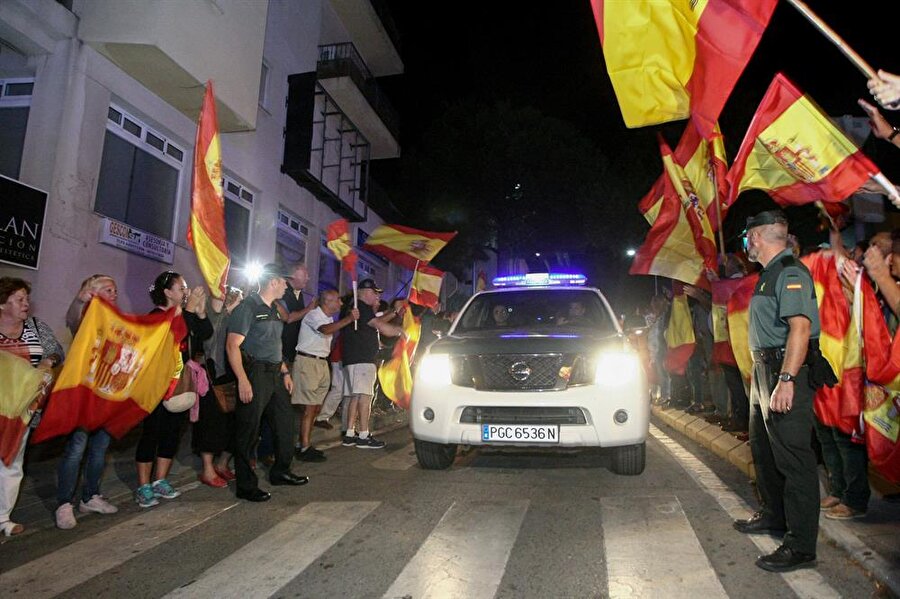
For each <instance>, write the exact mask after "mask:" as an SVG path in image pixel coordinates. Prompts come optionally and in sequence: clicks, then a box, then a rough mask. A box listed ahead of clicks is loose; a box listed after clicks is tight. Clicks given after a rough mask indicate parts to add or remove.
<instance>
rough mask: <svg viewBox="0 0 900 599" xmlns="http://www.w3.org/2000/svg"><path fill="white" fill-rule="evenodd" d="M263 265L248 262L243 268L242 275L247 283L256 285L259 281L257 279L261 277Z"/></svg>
mask: <svg viewBox="0 0 900 599" xmlns="http://www.w3.org/2000/svg"><path fill="white" fill-rule="evenodd" d="M262 272H263V265H262V264H260V263H259V262H250V263H249V264H247V266H246V267H245V268H244V274H245V275H246V276H247V281H249V282H251V283H256V282H257V281H259V277H260V276H261V275H262Z"/></svg>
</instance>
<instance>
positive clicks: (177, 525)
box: [0, 501, 238, 599]
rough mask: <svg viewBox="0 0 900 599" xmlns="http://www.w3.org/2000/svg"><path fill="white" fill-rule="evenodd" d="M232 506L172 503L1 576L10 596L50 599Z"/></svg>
mask: <svg viewBox="0 0 900 599" xmlns="http://www.w3.org/2000/svg"><path fill="white" fill-rule="evenodd" d="M236 505H238V504H237V503H236V502H233V501H231V502H224V501H198V502H187V501H173V502H171V503H165V504H163V505H161V506H159V507H155V508H153V509H151V510H149V511H146V512H143V513H141V514H140V515H138V516H135V517H134V518H131V519H130V520H127V521H125V522H123V523H121V524H118V525H116V526H114V527H112V528H109V529H107V530H105V531H103V532H101V533H98V534H96V535H94V536H92V537H89V538H87V539H84V540H81V541H78V542H77V543H73V544H71V545H68V546H67V547H63V548H62V549H59V550H57V551H54V552H53V553H51V554H49V555H45V556H44V557H42V558H39V559H36V560H34V561H31V562H28V563H27V564H24V565H22V566H20V567H18V568H15V569H14V570H10V571H9V572H6V573H4V574H3V575H2V576H0V589H3V593H4V594H7V595H8V596H12V595H13V594H15V593H20V594H21V596H22V597H29V599H37V598H38V597H54V596H56V595H59V594H60V593H64V592H65V591H68V590H70V589H72V588H74V587H76V586H78V585H79V584H82V583H84V582H86V581H88V580H90V579H91V578H93V577H95V576H98V575H100V574H103V573H104V572H106V571H107V570H110V569H111V568H115V567H116V566H119V565H121V564H123V563H125V562H127V561H128V560H130V559H132V558H134V557H137V556H138V555H140V554H142V553H144V552H146V551H149V550H150V549H153V548H154V547H157V546H158V545H161V544H163V543H165V542H166V541H168V540H170V539H173V538H175V537H177V536H178V535H180V534H182V533H184V532H187V531H188V530H190V529H192V528H194V527H195V526H198V525H200V524H203V523H204V522H206V521H207V520H209V519H210V518H214V517H216V516H218V515H219V514H222V513H224V512H226V511H228V510H230V509H231V508H233V507H234V506H236Z"/></svg>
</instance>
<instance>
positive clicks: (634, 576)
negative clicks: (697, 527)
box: [600, 496, 728, 599]
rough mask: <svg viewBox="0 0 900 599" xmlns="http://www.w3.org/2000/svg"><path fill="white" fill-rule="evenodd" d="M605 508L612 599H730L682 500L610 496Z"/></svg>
mask: <svg viewBox="0 0 900 599" xmlns="http://www.w3.org/2000/svg"><path fill="white" fill-rule="evenodd" d="M600 507H601V514H602V516H603V518H602V522H603V545H604V554H605V555H606V570H607V579H608V581H609V596H610V597H613V598H616V599H618V598H621V597H672V598H676V597H684V598H688V597H690V598H693V597H703V598H704V599H717V598H720V597H721V598H723V599H727V597H728V595H727V594H726V593H725V589H724V588H722V584H721V583H720V582H719V578H718V576H717V575H716V572H715V570H713V567H712V565H711V564H710V563H709V558H707V556H706V553H705V552H704V551H703V547H702V546H701V545H700V541H699V540H698V539H697V535H696V534H695V533H694V529H693V528H691V524H690V522H688V519H687V516H685V514H684V510H683V509H682V508H681V504H680V503H679V502H678V499H677V498H676V497H673V496H669V497H604V498H602V499H601V500H600ZM673 556H678V558H677V559H672V558H673Z"/></svg>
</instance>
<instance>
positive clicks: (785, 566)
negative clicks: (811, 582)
mask: <svg viewBox="0 0 900 599" xmlns="http://www.w3.org/2000/svg"><path fill="white" fill-rule="evenodd" d="M756 565H757V566H758V567H760V568H762V569H763V570H768V571H769V572H790V571H792V570H798V569H800V568H814V567H815V565H816V554H815V553H800V552H798V551H794V550H793V549H791V548H790V547H785V546H784V545H782V546H781V547H779V548H778V549H776V550H775V551H773V552H772V553H770V554H769V555H760V556H759V559H757V560H756Z"/></svg>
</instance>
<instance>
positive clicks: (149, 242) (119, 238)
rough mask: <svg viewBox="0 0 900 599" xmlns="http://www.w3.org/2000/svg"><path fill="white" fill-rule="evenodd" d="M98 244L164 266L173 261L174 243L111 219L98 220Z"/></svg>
mask: <svg viewBox="0 0 900 599" xmlns="http://www.w3.org/2000/svg"><path fill="white" fill-rule="evenodd" d="M100 243H105V244H106V245H111V246H113V247H117V248H119V249H121V250H125V251H126V252H131V253H132V254H138V255H140V256H145V257H147V258H151V259H153V260H158V261H159V262H165V263H166V264H172V262H174V261H175V244H174V243H172V242H171V241H169V240H168V239H163V238H162V237H157V236H156V235H153V234H152V233H147V232H146V231H141V230H140V229H135V228H134V227H132V226H131V225H126V224H125V223H120V222H119V221H117V220H113V219H111V218H106V217H104V218H102V219H100Z"/></svg>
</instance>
